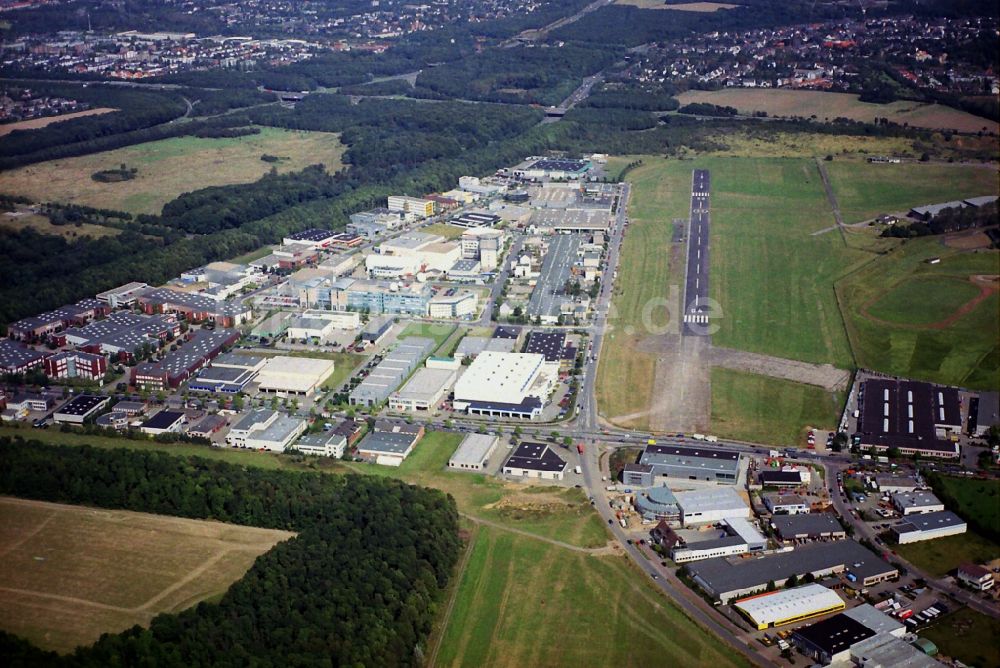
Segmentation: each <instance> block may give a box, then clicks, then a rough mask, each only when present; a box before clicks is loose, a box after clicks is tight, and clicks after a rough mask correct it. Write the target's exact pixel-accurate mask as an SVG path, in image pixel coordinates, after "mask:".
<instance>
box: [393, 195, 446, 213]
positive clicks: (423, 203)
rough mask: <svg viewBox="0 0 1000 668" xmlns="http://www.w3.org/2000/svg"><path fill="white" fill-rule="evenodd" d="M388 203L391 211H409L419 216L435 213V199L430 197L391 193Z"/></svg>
mask: <svg viewBox="0 0 1000 668" xmlns="http://www.w3.org/2000/svg"><path fill="white" fill-rule="evenodd" d="M387 204H388V209H389V211H400V212H403V213H409V214H412V215H413V216H415V217H417V218H427V217H429V216H433V215H434V209H435V207H434V201H433V200H429V199H422V198H420V197H407V196H406V195H390V196H389V199H388V202H387Z"/></svg>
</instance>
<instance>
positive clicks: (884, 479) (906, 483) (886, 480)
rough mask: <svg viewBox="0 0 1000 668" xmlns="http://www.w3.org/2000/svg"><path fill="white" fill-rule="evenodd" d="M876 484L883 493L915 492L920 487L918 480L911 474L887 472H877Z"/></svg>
mask: <svg viewBox="0 0 1000 668" xmlns="http://www.w3.org/2000/svg"><path fill="white" fill-rule="evenodd" d="M875 486H876V487H878V491H880V492H882V493H883V494H893V493H894V492H913V491H915V490H916V489H917V487H918V485H917V481H916V480H915V479H913V478H912V477H910V476H897V475H892V474H887V473H877V474H875Z"/></svg>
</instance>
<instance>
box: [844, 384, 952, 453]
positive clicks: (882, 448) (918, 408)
mask: <svg viewBox="0 0 1000 668" xmlns="http://www.w3.org/2000/svg"><path fill="white" fill-rule="evenodd" d="M859 406H860V408H859V411H860V414H859V418H858V423H857V433H856V434H855V441H860V442H859V445H860V447H861V448H862V449H867V448H870V447H873V448H875V449H876V450H878V451H879V452H887V451H888V450H890V449H893V448H897V449H898V450H899V451H900V452H901V453H902V454H904V455H915V454H919V455H920V456H921V457H939V458H947V459H955V458H957V457H958V456H959V450H958V443H957V442H956V441H953V440H951V439H952V436H956V437H957V435H958V434H959V432H960V431H961V429H962V416H961V404H960V402H959V398H958V391H957V390H956V389H955V388H952V387H939V386H936V385H931V384H930V383H923V382H916V381H908V380H891V379H887V378H875V379H870V380H866V381H864V382H863V383H862V384H861V391H860V395H859Z"/></svg>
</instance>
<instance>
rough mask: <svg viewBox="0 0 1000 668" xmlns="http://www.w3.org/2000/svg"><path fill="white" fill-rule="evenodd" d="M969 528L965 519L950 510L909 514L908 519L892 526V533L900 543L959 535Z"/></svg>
mask: <svg viewBox="0 0 1000 668" xmlns="http://www.w3.org/2000/svg"><path fill="white" fill-rule="evenodd" d="M967 530H968V526H967V525H966V523H965V520H963V519H962V518H961V517H959V516H958V515H956V514H955V513H953V512H951V511H950V510H942V511H938V512H933V513H917V514H913V515H909V516H908V517H907V519H906V521H904V522H900V523H899V524H895V525H893V526H892V533H893V534H895V536H896V540H897V541H898V542H899V544H900V545H906V544H908V543H918V542H920V541H923V540H933V539H935V538H944V537H945V536H957V535H958V534H963V533H965V532H966V531H967Z"/></svg>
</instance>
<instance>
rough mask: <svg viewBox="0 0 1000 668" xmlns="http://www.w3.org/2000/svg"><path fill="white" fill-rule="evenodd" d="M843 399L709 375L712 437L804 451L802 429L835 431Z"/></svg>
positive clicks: (760, 380) (773, 381) (724, 372)
mask: <svg viewBox="0 0 1000 668" xmlns="http://www.w3.org/2000/svg"><path fill="white" fill-rule="evenodd" d="M843 401H844V397H843V396H840V395H833V394H831V393H829V392H827V391H825V390H824V389H822V388H820V387H815V386H813V385H804V384H802V383H794V382H791V381H787V380H781V379H777V378H770V377H768V376H760V375H757V374H751V373H744V372H742V371H733V370H730V369H719V368H716V369H712V433H713V434H716V435H718V436H723V437H727V438H735V439H738V440H743V441H754V442H757V443H770V444H773V445H800V446H801V445H804V443H805V431H806V427H815V428H818V429H835V428H836V426H837V418H838V416H839V414H840V411H841V409H842V408H843Z"/></svg>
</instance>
